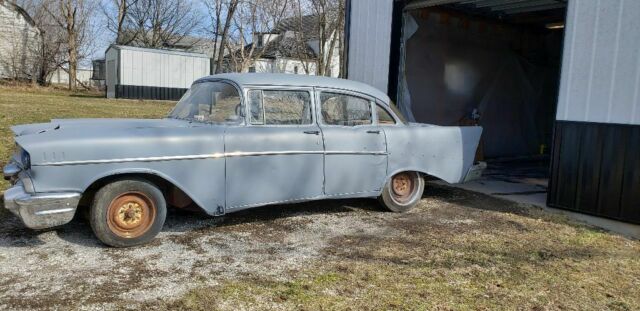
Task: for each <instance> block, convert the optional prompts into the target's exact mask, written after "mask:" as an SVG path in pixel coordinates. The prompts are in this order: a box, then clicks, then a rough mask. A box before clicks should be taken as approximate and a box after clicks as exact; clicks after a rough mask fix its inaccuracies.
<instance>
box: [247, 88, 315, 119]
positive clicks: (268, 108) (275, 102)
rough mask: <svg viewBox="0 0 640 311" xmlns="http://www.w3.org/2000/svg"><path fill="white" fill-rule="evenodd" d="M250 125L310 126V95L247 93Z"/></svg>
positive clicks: (255, 91) (275, 91)
mask: <svg viewBox="0 0 640 311" xmlns="http://www.w3.org/2000/svg"><path fill="white" fill-rule="evenodd" d="M248 97H249V114H250V122H251V124H266V125H298V124H311V122H312V120H311V95H310V94H309V92H307V91H289V90H252V91H249V96H248Z"/></svg>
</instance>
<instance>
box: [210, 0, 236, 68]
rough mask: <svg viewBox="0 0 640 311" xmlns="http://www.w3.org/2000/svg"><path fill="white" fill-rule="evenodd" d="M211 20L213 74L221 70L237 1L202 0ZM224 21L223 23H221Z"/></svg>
mask: <svg viewBox="0 0 640 311" xmlns="http://www.w3.org/2000/svg"><path fill="white" fill-rule="evenodd" d="M203 2H204V4H205V6H206V7H207V10H208V13H209V17H210V19H211V27H212V28H213V29H212V30H211V33H212V34H213V41H214V49H215V52H214V58H215V73H220V72H222V70H223V63H224V57H225V53H224V50H225V49H226V48H227V47H228V46H229V45H228V42H227V41H228V37H229V29H230V28H231V23H232V21H233V17H234V15H235V14H236V10H237V8H238V4H239V3H240V1H239V0H203ZM223 19H224V21H223Z"/></svg>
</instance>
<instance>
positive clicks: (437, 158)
mask: <svg viewBox="0 0 640 311" xmlns="http://www.w3.org/2000/svg"><path fill="white" fill-rule="evenodd" d="M12 130H13V132H14V133H15V141H16V152H15V155H14V156H13V157H12V159H11V161H10V163H9V164H8V165H7V166H6V167H4V170H3V171H4V178H5V179H8V180H10V181H11V183H12V185H13V186H12V187H11V188H10V189H8V190H7V191H6V192H5V194H4V201H5V207H6V208H7V209H9V210H10V211H11V212H13V213H14V214H15V215H17V216H18V217H19V218H20V219H21V220H22V221H23V222H24V224H25V225H26V226H27V227H29V228H33V229H42V228H48V227H53V226H59V225H63V224H65V223H67V222H69V221H70V220H71V219H72V218H73V217H74V214H75V213H76V210H77V209H78V207H79V206H82V207H87V208H89V213H88V214H89V218H90V223H91V228H92V229H93V232H94V233H95V235H96V236H97V237H98V238H99V239H100V240H101V241H102V242H104V243H105V244H107V245H111V246H116V247H126V246H132V245H137V244H142V243H146V242H149V241H150V240H152V239H153V238H154V237H155V236H156V235H157V234H158V232H159V231H160V230H161V229H162V226H163V224H164V221H165V217H166V210H167V206H174V207H178V208H185V207H194V206H195V207H199V208H200V209H202V210H203V211H204V212H206V213H207V214H209V215H214V216H219V215H224V214H226V213H230V212H235V211H239V210H243V209H247V208H251V207H256V206H263V205H269V204H280V203H291V202H301V201H308V200H318V199H332V198H365V197H377V198H380V202H381V203H382V205H383V206H385V207H386V208H387V209H389V210H391V211H394V212H404V211H407V210H408V209H410V208H411V207H413V206H414V205H416V203H417V202H418V201H419V200H420V198H421V197H422V192H423V188H424V178H423V177H424V176H429V177H432V178H438V179H441V180H444V181H446V182H449V183H457V182H462V181H463V180H464V179H465V176H466V175H467V173H468V171H469V169H470V167H471V166H472V164H473V160H474V154H475V150H476V147H477V145H478V141H479V138H480V134H481V132H482V129H481V128H480V127H442V126H434V125H427V124H413V123H407V122H406V121H405V120H404V119H403V118H402V115H401V114H400V113H398V111H397V110H396V109H395V108H394V106H393V105H392V104H390V100H389V98H388V97H387V96H386V95H385V94H384V93H382V92H380V91H378V90H376V89H374V88H372V87H370V86H368V85H366V84H362V83H358V82H353V81H348V80H341V79H332V78H325V77H313V76H299V75H280V74H222V75H214V76H209V77H205V78H202V79H199V80H198V81H196V82H194V83H193V86H192V87H191V89H190V90H189V91H188V92H187V93H186V94H185V95H184V97H183V98H182V99H181V100H180V101H179V102H178V104H177V105H176V107H175V109H174V110H173V111H172V112H171V113H170V114H169V116H168V117H167V118H166V119H162V120H127V119H77V120H52V121H51V122H50V123H42V124H29V125H19V126H14V127H12Z"/></svg>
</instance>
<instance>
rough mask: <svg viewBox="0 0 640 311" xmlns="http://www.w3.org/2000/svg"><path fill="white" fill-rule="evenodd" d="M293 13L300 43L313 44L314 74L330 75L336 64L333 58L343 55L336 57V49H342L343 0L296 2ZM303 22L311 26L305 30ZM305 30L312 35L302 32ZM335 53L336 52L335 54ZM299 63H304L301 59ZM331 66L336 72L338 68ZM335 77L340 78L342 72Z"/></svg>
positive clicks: (337, 54) (304, 60)
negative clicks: (315, 55)
mask: <svg viewBox="0 0 640 311" xmlns="http://www.w3.org/2000/svg"><path fill="white" fill-rule="evenodd" d="M296 13H297V19H298V21H297V23H296V25H297V26H298V33H299V34H300V36H299V39H298V40H299V41H300V44H303V43H306V42H307V41H310V42H313V43H314V45H316V53H317V57H316V60H315V63H316V67H317V68H316V71H317V74H318V75H323V76H330V75H331V74H332V70H333V69H334V65H335V63H336V57H343V55H340V54H341V52H340V50H342V46H343V42H342V40H343V39H344V35H343V33H342V32H343V29H344V15H345V1H344V0H305V1H303V0H298V1H297V11H296ZM307 23H311V24H313V27H310V28H311V29H308V28H309V27H305V26H308V25H306V24H307ZM305 31H306V32H309V31H312V32H314V33H311V34H310V33H305ZM316 41H317V42H316ZM336 50H338V52H337V53H336ZM301 57H303V56H301ZM304 57H306V56H304ZM300 60H301V61H302V62H303V63H304V62H307V63H308V60H307V59H305V58H301V59H300ZM338 63H339V62H338ZM335 67H338V68H337V69H338V70H340V66H335ZM340 71H341V70H340ZM338 75H339V76H340V75H342V72H339V73H338Z"/></svg>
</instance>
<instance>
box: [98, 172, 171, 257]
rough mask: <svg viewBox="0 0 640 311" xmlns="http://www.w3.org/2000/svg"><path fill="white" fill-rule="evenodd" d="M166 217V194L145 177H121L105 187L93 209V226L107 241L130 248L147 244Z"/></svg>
mask: <svg viewBox="0 0 640 311" xmlns="http://www.w3.org/2000/svg"><path fill="white" fill-rule="evenodd" d="M166 216H167V203H166V201H165V199H164V195H163V194H162V192H161V191H160V189H158V188H157V187H156V186H155V185H153V184H151V183H150V182H148V181H146V180H141V179H130V180H120V181H116V182H113V183H110V184H108V185H106V186H104V187H102V188H101V189H100V190H99V191H98V192H97V193H96V195H95V198H94V201H93V204H92V206H91V212H90V222H91V229H93V233H94V234H95V235H96V237H98V239H100V241H102V242H103V243H104V244H107V245H109V246H114V247H129V246H134V245H139V244H144V243H147V242H149V241H151V240H153V238H155V236H156V235H157V234H158V233H159V232H160V230H161V229H162V226H163V225H164V220H165V218H166Z"/></svg>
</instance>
